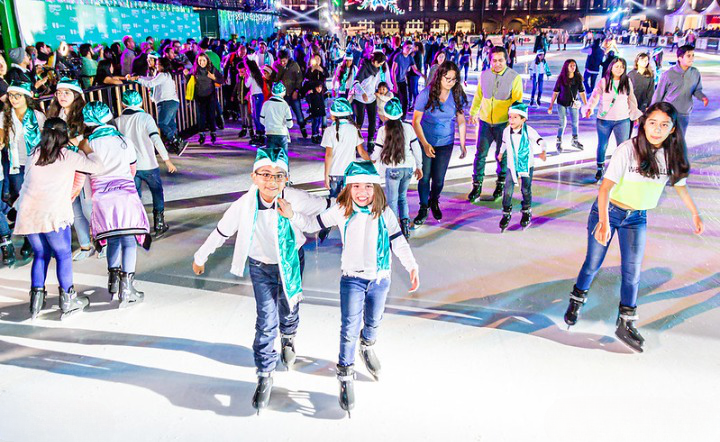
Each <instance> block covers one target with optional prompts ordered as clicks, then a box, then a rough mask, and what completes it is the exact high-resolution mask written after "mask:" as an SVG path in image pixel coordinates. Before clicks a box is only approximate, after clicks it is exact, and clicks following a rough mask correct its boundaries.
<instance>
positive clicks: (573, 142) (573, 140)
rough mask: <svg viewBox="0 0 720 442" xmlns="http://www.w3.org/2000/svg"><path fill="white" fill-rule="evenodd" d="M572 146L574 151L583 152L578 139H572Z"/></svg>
mask: <svg viewBox="0 0 720 442" xmlns="http://www.w3.org/2000/svg"><path fill="white" fill-rule="evenodd" d="M572 146H573V147H574V148H575V149H578V150H583V149H584V146H583V145H582V144H581V143H580V140H578V137H573V139H572Z"/></svg>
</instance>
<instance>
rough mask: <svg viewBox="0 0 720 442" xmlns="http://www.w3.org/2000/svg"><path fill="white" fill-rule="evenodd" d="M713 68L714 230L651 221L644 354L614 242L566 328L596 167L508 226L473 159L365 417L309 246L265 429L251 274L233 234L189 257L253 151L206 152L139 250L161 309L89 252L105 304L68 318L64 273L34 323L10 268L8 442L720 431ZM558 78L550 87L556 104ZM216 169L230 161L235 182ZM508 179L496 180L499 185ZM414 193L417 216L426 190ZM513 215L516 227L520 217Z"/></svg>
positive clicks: (1, 354) (5, 284) (428, 245)
mask: <svg viewBox="0 0 720 442" xmlns="http://www.w3.org/2000/svg"><path fill="white" fill-rule="evenodd" d="M574 55H575V56H576V57H577V58H578V59H579V60H580V59H581V58H580V56H579V55H578V54H577V53H575V54H574ZM563 56H564V55H563ZM627 58H628V59H630V60H632V58H634V52H630V51H629V53H628V55H627ZM667 58H672V59H674V57H667V56H666V59H667ZM697 58H698V60H699V63H698V65H699V67H700V68H701V71H702V72H703V80H704V85H705V90H706V93H707V94H708V95H709V96H710V97H711V100H712V103H711V106H710V108H708V109H707V110H706V109H699V110H698V111H697V112H696V113H694V114H693V118H694V119H693V123H691V129H690V132H689V134H688V143H689V145H690V159H691V161H692V164H693V175H691V177H690V180H689V183H690V187H691V193H692V195H693V196H694V198H695V200H696V203H697V204H698V206H699V207H700V208H701V211H702V212H703V214H704V219H705V222H706V227H707V232H706V233H705V235H703V236H702V237H696V236H694V235H693V234H692V233H691V227H690V217H689V215H688V214H687V213H686V212H685V210H684V208H683V206H682V203H681V202H680V200H679V198H678V197H677V196H676V195H675V194H674V192H673V191H672V189H668V191H667V192H666V194H665V197H664V198H663V199H662V200H661V203H660V207H659V208H658V209H656V210H654V211H653V212H651V213H650V214H649V215H648V243H647V249H646V255H645V260H644V263H643V274H642V282H641V284H640V296H639V299H638V306H639V314H640V321H639V324H638V326H639V330H640V331H641V333H643V335H644V336H645V338H646V351H645V352H644V353H642V354H636V353H633V352H631V351H630V350H628V349H627V347H625V346H624V345H622V344H620V343H619V342H618V341H617V340H616V339H615V338H614V329H615V327H614V322H615V316H616V312H617V304H618V302H619V286H620V272H619V264H620V259H619V249H618V247H617V242H616V240H614V241H615V242H614V243H613V246H612V247H611V249H610V252H609V253H608V257H607V259H606V263H605V265H604V267H603V270H601V272H600V274H599V275H598V277H597V279H596V281H595V283H594V285H593V287H592V289H591V292H590V299H589V301H588V304H587V305H586V306H585V307H584V309H583V311H582V317H581V320H580V322H579V323H578V325H576V326H575V327H573V328H572V330H570V331H568V330H567V328H566V326H565V325H564V322H563V320H562V314H563V312H564V310H565V307H566V306H567V296H568V293H569V291H570V290H571V289H572V285H573V282H574V278H575V277H576V276H577V272H578V270H579V268H580V265H581V264H582V260H583V258H584V253H585V247H586V246H585V241H586V239H585V235H586V233H585V226H586V219H587V214H588V211H589V208H590V205H591V204H592V201H593V199H594V197H595V195H596V193H597V186H595V185H592V184H588V183H589V181H590V179H591V177H592V175H594V168H593V166H592V165H589V164H585V165H583V164H579V165H576V166H571V165H565V166H562V167H561V166H552V167H550V168H547V169H545V170H543V171H541V172H539V173H537V175H536V180H535V183H534V186H533V192H534V201H533V203H534V206H533V214H534V217H535V223H534V224H533V226H532V227H531V228H530V229H528V230H527V231H525V232H521V231H518V230H517V228H511V230H509V231H507V232H505V233H504V234H500V233H499V229H498V228H497V223H498V222H499V219H500V212H501V210H500V203H499V201H498V202H494V203H488V202H481V203H477V204H474V205H471V204H469V203H467V202H466V201H464V197H465V195H466V194H467V192H468V191H469V184H468V176H469V169H468V168H467V167H465V168H463V167H460V166H458V167H457V168H456V169H453V170H451V175H450V176H449V177H450V178H452V179H451V180H450V181H449V182H448V183H447V185H446V188H445V191H444V193H443V198H442V200H441V205H442V207H443V209H444V213H445V217H444V219H443V221H442V223H438V222H436V221H435V220H431V221H429V222H428V225H427V226H425V227H423V228H422V229H421V230H419V231H417V232H414V235H413V237H412V238H411V246H412V247H413V251H414V253H415V255H416V258H417V260H418V262H419V264H420V276H421V289H420V290H419V291H418V292H417V293H415V294H413V295H409V294H408V293H407V289H408V287H409V282H408V276H407V273H406V272H405V271H404V269H402V267H401V266H400V265H399V262H398V261H397V260H396V261H395V262H394V267H393V286H392V289H391V294H390V297H389V299H388V303H387V309H386V313H385V317H384V319H383V323H382V326H381V328H380V336H379V341H378V344H377V352H378V356H379V357H380V359H381V361H382V364H383V373H382V377H381V380H380V381H379V382H376V381H374V380H372V378H371V376H370V375H369V373H368V372H367V370H366V369H365V367H364V366H363V365H362V362H360V361H359V360H358V361H357V362H358V364H357V365H356V368H357V371H358V379H357V381H356V383H355V392H356V397H357V403H356V407H355V409H354V410H353V413H352V418H351V419H348V418H347V416H346V414H345V413H344V412H343V411H342V410H341V409H340V407H339V406H338V402H337V393H338V382H337V380H336V379H335V375H334V367H335V363H336V360H337V353H338V342H339V327H340V310H339V305H338V295H337V290H338V285H339V278H340V272H339V255H340V247H339V238H338V234H337V232H334V233H333V235H332V236H331V238H330V239H329V240H328V241H327V242H326V243H325V244H323V245H322V246H319V247H318V246H317V244H316V243H315V241H313V240H310V241H309V242H308V244H307V245H306V246H305V247H306V269H305V279H304V286H305V294H306V301H305V302H303V304H302V305H301V307H300V328H299V332H298V337H297V340H296V348H297V351H298V354H299V360H298V362H297V364H296V366H295V368H294V370H292V371H285V370H284V368H283V367H282V365H279V368H278V371H277V372H276V373H275V376H274V380H275V384H274V388H273V393H272V398H271V401H270V407H269V409H268V410H266V411H264V412H263V414H261V415H260V416H256V415H255V410H254V409H253V408H252V407H251V404H250V401H251V397H252V393H253V391H254V387H255V381H256V377H255V369H254V364H253V358H252V350H251V346H252V340H253V336H254V323H255V303H254V299H253V297H252V289H251V287H250V285H249V279H239V278H235V277H233V276H232V275H230V273H229V263H230V259H231V254H232V242H230V241H229V242H228V243H226V245H225V246H224V247H222V248H221V249H218V251H217V252H216V253H215V254H214V255H213V256H212V257H211V258H210V261H209V263H208V268H207V273H206V274H205V275H203V276H202V277H199V278H198V277H195V276H194V275H192V272H191V270H190V260H191V256H192V253H193V252H194V251H195V250H196V249H197V247H198V246H199V245H200V244H201V243H202V241H203V240H204V239H205V237H206V236H207V235H208V234H209V232H210V231H212V229H214V226H215V223H216V222H217V220H218V219H219V217H220V216H221V214H222V212H223V211H224V210H225V209H226V208H227V202H228V201H230V200H231V199H228V198H227V197H223V198H220V197H221V196H223V194H226V193H228V192H236V191H238V190H243V188H242V185H240V186H239V188H231V187H232V186H231V185H229V184H228V185H227V186H225V185H222V186H221V185H218V182H221V183H229V182H231V181H233V182H235V183H237V182H239V181H241V180H242V179H243V177H244V176H246V174H247V168H248V167H249V166H248V165H249V162H250V161H251V158H252V154H251V153H250V152H247V151H245V152H242V151H237V150H234V151H231V150H229V149H228V150H227V152H228V153H227V154H223V155H219V156H217V157H214V156H213V154H212V153H210V154H207V155H205V151H206V150H207V151H210V148H205V149H206V150H203V149H201V148H191V149H190V150H189V154H187V155H186V156H183V157H182V158H181V159H179V160H178V161H177V165H178V167H179V168H180V170H181V172H180V174H181V175H179V176H176V177H167V175H164V178H163V179H164V180H166V186H167V187H168V191H167V193H166V195H167V199H168V209H167V212H166V213H167V217H168V221H169V222H170V224H171V228H172V230H171V231H170V232H169V234H168V236H167V237H166V238H164V239H162V240H160V241H158V242H156V243H155V244H154V245H153V249H152V250H151V251H150V252H149V253H145V252H141V253H140V254H139V263H138V281H139V282H138V284H137V285H138V287H139V288H140V289H141V290H144V291H145V293H146V301H145V303H144V304H142V305H140V306H137V307H134V308H131V309H127V310H122V311H121V310H118V309H117V301H114V302H113V303H109V302H108V294H107V292H106V290H105V289H104V288H103V287H104V286H105V285H106V281H107V279H106V276H105V270H104V269H105V263H104V262H103V261H100V260H97V259H95V258H92V259H89V260H86V261H83V262H80V263H76V265H75V266H74V270H75V273H74V275H75V285H76V288H78V289H79V291H81V292H85V293H87V294H90V296H91V300H92V305H91V307H90V309H89V310H88V311H87V312H86V313H84V314H82V315H77V316H75V317H73V318H71V319H70V320H68V321H64V322H60V321H59V311H58V309H57V285H56V279H55V277H54V267H51V271H50V276H49V279H48V290H49V292H50V297H49V307H48V309H47V310H45V311H44V313H43V314H42V315H41V317H40V318H38V319H37V320H36V321H35V322H34V323H30V321H29V320H28V319H27V318H28V316H29V314H28V312H27V308H28V294H27V293H28V290H29V282H28V281H29V272H30V266H29V265H27V266H24V267H19V268H15V269H8V268H4V267H2V268H0V441H6V442H10V441H12V442H25V441H30V442H45V441H52V442H64V441H103V442H104V441H313V442H314V441H371V440H372V441H414V440H423V441H474V442H478V441H483V442H484V441H601V442H605V441H625V440H631V441H673V442H675V441H718V440H720V426H719V425H718V416H719V415H720V327H719V326H718V324H720V309H718V307H719V306H720V264H718V259H719V258H720V253H719V251H720V240H719V239H718V237H719V236H720V221H719V218H718V216H719V215H720V204H718V190H720V178H718V177H720V165H719V164H720V143H718V141H717V138H718V137H717V120H716V117H715V116H714V114H717V113H718V103H717V98H716V97H717V96H718V92H720V83H719V80H720V76H719V75H718V73H717V72H715V70H717V69H718V66H717V63H716V62H715V61H712V63H710V62H709V61H706V60H704V59H703V58H702V57H701V56H700V54H699V55H698V57H697ZM557 59H558V58H557V57H556V58H551V60H555V61H554V64H551V68H553V69H554V71H555V72H557V70H558V67H559V66H558V65H557V63H558V62H557ZM582 59H583V60H584V57H583V58H582ZM706 62H707V64H706ZM550 83H554V81H551V82H550ZM551 87H552V84H548V82H546V88H545V89H546V93H545V98H544V100H545V102H547V99H548V98H549V92H548V90H551V89H550V88H551ZM527 90H528V89H527V88H526V91H527ZM698 105H699V104H698ZM532 118H533V116H532V115H531V119H532ZM541 118H542V117H541V116H540V114H538V125H537V126H538V130H539V132H540V133H541V134H546V135H547V137H548V139H549V140H550V143H551V144H553V143H554V139H553V136H551V135H549V134H552V133H553V131H554V127H555V126H554V122H555V117H553V118H549V117H548V116H547V114H545V119H544V120H541ZM593 128H594V120H593V121H583V133H582V137H581V138H582V139H583V140H584V143H585V145H586V151H587V150H590V151H592V150H593V149H592V146H593V145H592V143H593V141H592V140H593V139H594V137H595V135H594V129H593ZM226 132H228V131H226ZM228 136H230V135H228ZM221 138H222V137H221ZM473 140H474V137H473ZM233 143H236V144H235V145H232V148H233V149H235V148H236V147H237V145H238V144H237V142H235V141H234V139H233ZM468 144H469V145H470V143H468ZM230 145H231V144H228V145H227V146H230ZM225 148H226V145H223V146H222V147H220V148H218V151H219V149H225ZM298 149H299V150H301V149H302V148H298ZM306 149H307V152H311V155H310V156H312V155H315V156H319V155H320V153H319V152H320V151H319V149H317V148H312V149H315V150H312V149H311V148H306ZM238 152H240V153H238ZM472 154H474V152H473V151H472V150H471V152H470V155H472ZM578 155H580V154H578ZM590 156H591V154H590V155H586V156H585V158H584V159H587V158H590ZM553 158H562V157H553ZM579 159H580V158H579ZM294 161H297V164H298V166H296V167H297V168H296V169H294V172H295V173H296V175H295V179H296V184H299V183H301V184H307V185H308V187H310V188H312V187H313V185H311V184H308V183H310V182H311V181H319V180H318V178H317V177H315V178H314V179H302V180H299V179H297V177H298V176H300V177H303V178H305V177H313V174H314V173H315V171H316V170H320V169H319V167H321V163H320V162H319V161H317V160H316V158H301V159H294ZM455 161H456V160H455ZM218 162H224V163H226V164H225V169H222V171H221V172H218V168H219V167H221V166H217V168H215V169H213V167H215V165H217V164H218ZM557 162H559V161H557V160H556V163H557ZM565 162H566V161H565ZM454 164H456V163H454ZM238 171H239V172H238ZM183 172H185V173H184V174H183ZM213 174H216V175H217V176H218V178H217V179H216V178H215V177H214V176H213ZM453 174H454V175H453ZM199 182H200V183H199ZM492 184H494V178H492V179H488V180H486V191H487V190H491V189H490V187H491V185H492ZM236 185H237V184H236ZM147 193H149V192H147ZM214 198H219V199H214ZM409 200H410V201H411V213H412V214H413V215H414V214H415V212H416V209H417V194H416V192H415V191H411V192H410V198H409ZM517 204H519V203H518V202H517V201H516V205H517ZM518 222H519V214H515V216H514V218H513V224H511V226H514V225H516V224H517V223H518ZM278 341H279V340H278ZM276 344H277V346H279V342H276Z"/></svg>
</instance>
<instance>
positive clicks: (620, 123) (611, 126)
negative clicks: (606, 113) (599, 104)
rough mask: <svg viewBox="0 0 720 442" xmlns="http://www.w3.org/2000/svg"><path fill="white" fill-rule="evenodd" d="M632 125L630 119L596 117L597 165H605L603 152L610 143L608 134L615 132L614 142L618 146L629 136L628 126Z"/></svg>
mask: <svg viewBox="0 0 720 442" xmlns="http://www.w3.org/2000/svg"><path fill="white" fill-rule="evenodd" d="M631 127H632V125H631V123H630V119H629V118H626V119H624V120H617V121H613V120H602V119H600V118H598V119H597V134H598V147H597V165H598V167H602V166H603V165H605V153H606V152H607V147H608V144H609V143H610V135H612V134H613V133H614V134H615V142H616V144H617V145H618V146H619V145H620V144H622V143H624V142H625V141H627V140H628V139H629V138H630V128H631Z"/></svg>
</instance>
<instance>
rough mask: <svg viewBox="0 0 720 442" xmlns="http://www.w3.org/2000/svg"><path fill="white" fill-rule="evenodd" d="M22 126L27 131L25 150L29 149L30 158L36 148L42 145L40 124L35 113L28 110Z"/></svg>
mask: <svg viewBox="0 0 720 442" xmlns="http://www.w3.org/2000/svg"><path fill="white" fill-rule="evenodd" d="M22 126H23V129H24V130H25V149H27V155H28V156H30V152H32V150H33V149H35V147H36V146H37V145H38V144H40V138H41V134H40V125H39V124H38V120H37V116H35V111H34V110H32V109H30V108H28V110H27V111H25V116H24V117H23V119H22Z"/></svg>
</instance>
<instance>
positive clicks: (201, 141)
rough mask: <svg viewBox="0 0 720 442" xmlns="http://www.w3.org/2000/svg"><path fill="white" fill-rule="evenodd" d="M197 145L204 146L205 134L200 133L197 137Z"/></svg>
mask: <svg viewBox="0 0 720 442" xmlns="http://www.w3.org/2000/svg"><path fill="white" fill-rule="evenodd" d="M198 144H199V145H201V146H202V145H203V144H205V132H202V133H201V134H200V136H199V137H198Z"/></svg>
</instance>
